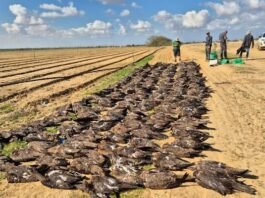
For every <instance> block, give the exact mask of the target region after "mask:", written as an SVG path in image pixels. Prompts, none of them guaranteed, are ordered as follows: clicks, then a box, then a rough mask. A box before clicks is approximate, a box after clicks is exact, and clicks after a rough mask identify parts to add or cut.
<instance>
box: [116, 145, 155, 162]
mask: <svg viewBox="0 0 265 198" xmlns="http://www.w3.org/2000/svg"><path fill="white" fill-rule="evenodd" d="M114 153H116V154H117V155H119V156H123V157H127V158H133V159H149V158H151V155H152V153H151V152H148V151H142V150H140V149H137V148H135V147H130V146H124V147H118V148H117V149H115V150H114Z"/></svg>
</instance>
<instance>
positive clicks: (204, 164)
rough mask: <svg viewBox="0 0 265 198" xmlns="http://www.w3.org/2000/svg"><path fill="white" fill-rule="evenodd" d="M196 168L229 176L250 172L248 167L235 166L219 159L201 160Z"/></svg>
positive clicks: (238, 175) (240, 175) (243, 174)
mask: <svg viewBox="0 0 265 198" xmlns="http://www.w3.org/2000/svg"><path fill="white" fill-rule="evenodd" d="M195 169H196V170H207V171H213V172H219V173H221V174H225V175H227V176H229V177H244V176H245V175H247V174H248V173H249V170H248V169H239V168H233V167H230V166H228V165H226V164H224V163H221V162H217V161H211V160H201V161H199V162H198V163H197V164H196V166H195Z"/></svg>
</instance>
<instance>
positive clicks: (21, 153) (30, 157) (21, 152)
mask: <svg viewBox="0 0 265 198" xmlns="http://www.w3.org/2000/svg"><path fill="white" fill-rule="evenodd" d="M40 155H41V153H40V152H37V151H35V150H33V149H29V148H24V149H18V150H15V151H14V152H13V153H12V154H11V155H10V158H11V159H12V160H13V161H15V162H28V161H34V160H35V159H37V158H38V157H39V156H40Z"/></svg>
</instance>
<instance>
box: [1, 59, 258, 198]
mask: <svg viewBox="0 0 265 198" xmlns="http://www.w3.org/2000/svg"><path fill="white" fill-rule="evenodd" d="M204 82H205V79H204V78H203V77H202V75H201V74H200V73H199V67H198V66H197V65H196V64H195V63H193V62H190V63H182V64H179V65H163V64H157V65H155V66H149V65H146V66H145V67H144V68H142V69H138V70H136V71H135V72H134V73H133V74H132V75H131V76H129V77H126V78H125V79H123V80H122V81H121V82H119V83H117V84H115V85H114V86H112V87H109V88H107V89H104V90H102V91H100V92H98V93H96V94H94V95H92V96H89V97H87V98H84V99H83V100H82V101H80V102H77V103H73V104H70V105H67V106H64V107H62V108H60V109H58V111H57V112H56V113H55V114H53V115H51V116H48V117H47V118H45V119H43V120H41V121H37V122H34V123H32V124H30V125H27V126H24V127H22V128H19V129H16V130H12V131H3V132H1V133H0V140H1V143H2V144H7V143H10V142H13V141H16V140H24V141H27V142H28V145H27V147H26V148H23V149H18V150H16V151H14V152H13V153H12V154H11V155H10V156H9V157H6V156H1V158H0V171H5V172H6V176H7V180H8V182H10V183H20V182H34V181H41V183H42V184H43V185H46V186H49V187H51V188H60V189H81V190H83V191H85V192H89V193H90V195H91V197H109V196H110V195H111V194H116V195H117V196H119V193H120V192H121V191H124V190H128V189H135V188H139V187H146V188H152V189H168V188H175V187H178V186H180V185H181V184H182V183H183V182H186V181H196V182H197V183H198V184H199V185H201V186H202V187H205V188H209V189H212V190H215V191H217V192H219V193H221V194H223V195H226V194H231V193H233V192H234V191H235V190H238V191H243V192H246V193H250V194H255V190H254V189H253V188H252V187H250V186H248V185H246V184H244V183H243V182H240V181H239V180H238V178H240V177H249V174H248V170H241V169H236V168H232V167H229V166H227V165H225V164H223V163H219V162H214V161H201V162H199V163H198V164H196V165H195V164H193V163H190V162H188V161H186V160H183V159H181V158H182V157H185V158H192V157H197V156H203V155H202V154H201V152H202V151H203V150H213V151H217V150H216V149H214V148H212V146H211V145H210V144H208V143H205V141H206V140H207V139H208V138H209V137H210V135H209V133H207V132H202V131H200V129H202V128H206V124H207V122H205V121H204V120H203V119H202V115H204V114H205V113H206V112H207V109H206V108H205V105H204V101H205V99H206V98H207V97H208V96H209V92H210V91H209V90H208V88H207V87H206V86H205V84H204ZM49 127H55V128H56V129H57V132H56V133H54V134H51V133H49V132H48V130H47V129H48V128H49ZM169 130H170V131H171V134H170V135H171V136H173V137H175V141H174V142H173V143H168V144H164V145H163V146H162V147H160V146H159V145H158V144H156V143H155V142H154V141H152V140H158V141H159V140H165V139H167V138H168V137H169V135H168V134H167V133H166V132H167V131H169ZM24 162H33V165H30V166H26V165H23V163H24ZM146 165H147V166H150V165H152V166H153V168H152V169H151V170H144V167H145V166H146ZM186 168H188V169H191V170H193V171H194V173H193V176H189V175H188V174H187V173H185V174H184V175H176V174H175V173H173V172H172V171H179V170H183V169H186Z"/></svg>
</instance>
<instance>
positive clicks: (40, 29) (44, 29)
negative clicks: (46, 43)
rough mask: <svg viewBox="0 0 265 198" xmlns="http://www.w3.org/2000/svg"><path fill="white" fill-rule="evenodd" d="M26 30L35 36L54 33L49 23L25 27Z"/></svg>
mask: <svg viewBox="0 0 265 198" xmlns="http://www.w3.org/2000/svg"><path fill="white" fill-rule="evenodd" d="M25 31H26V33H27V34H29V35H33V36H48V35H50V34H52V33H54V32H53V30H52V29H51V28H50V27H49V26H48V25H47V24H42V25H33V26H28V27H26V28H25Z"/></svg>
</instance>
